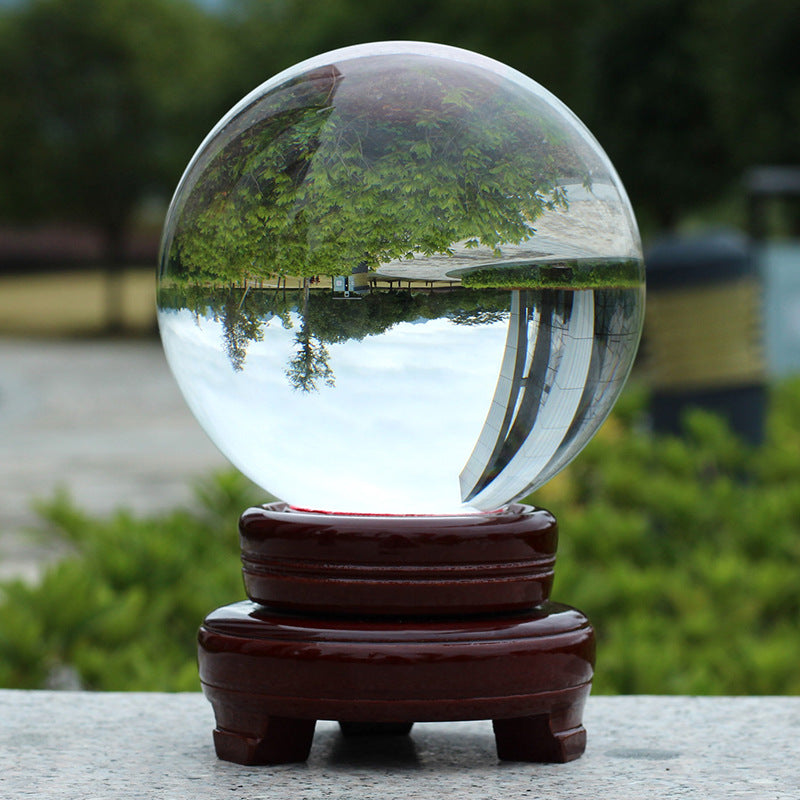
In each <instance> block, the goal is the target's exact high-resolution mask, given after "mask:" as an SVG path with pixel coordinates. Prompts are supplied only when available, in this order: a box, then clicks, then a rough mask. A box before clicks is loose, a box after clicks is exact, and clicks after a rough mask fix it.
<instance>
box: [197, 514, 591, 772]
mask: <svg viewBox="0 0 800 800" xmlns="http://www.w3.org/2000/svg"><path fill="white" fill-rule="evenodd" d="M240 529H241V531H242V560H243V563H244V572H245V585H246V587H247V589H248V594H249V595H250V596H251V600H250V601H245V602H242V603H234V604H232V605H229V606H225V607H223V608H220V609H217V610H216V611H214V612H212V613H211V614H210V615H209V616H208V617H207V618H206V620H205V621H204V623H203V626H202V627H201V629H200V633H199V665H200V679H201V683H202V686H203V691H204V692H205V694H206V696H207V697H208V699H209V700H210V701H211V704H212V706H213V708H214V713H215V717H216V724H217V727H216V730H215V731H214V742H215V745H216V750H217V754H218V756H219V757H220V758H222V759H225V760H228V761H234V762H238V763H241V764H280V763H288V762H293V761H304V760H305V759H306V758H307V757H308V753H309V749H310V747H311V742H312V739H313V734H314V727H315V724H316V720H318V719H327V720H337V721H339V723H340V726H341V729H342V733H343V734H344V735H347V736H388V735H395V736H396V735H406V734H408V732H409V731H410V730H411V727H412V725H413V723H414V722H424V721H442V720H469V719H491V720H492V721H493V724H494V733H495V740H496V744H497V753H498V757H499V758H500V759H503V760H514V761H544V762H561V761H569V760H571V759H574V758H577V757H578V756H579V755H580V754H581V753H582V752H583V750H584V747H585V743H586V734H585V731H584V729H583V725H582V713H583V706H584V703H585V700H586V697H587V696H588V694H589V690H590V687H591V680H592V675H593V666H594V632H593V630H592V628H591V626H590V625H589V622H588V621H587V619H586V618H585V617H584V616H583V614H581V613H580V612H579V611H577V610H575V609H573V608H570V607H569V606H564V605H559V604H555V603H551V602H549V601H548V600H547V597H548V594H549V590H550V585H551V583H552V567H553V562H554V556H555V542H556V526H555V520H553V518H552V517H551V516H550V515H549V514H548V513H547V512H545V511H542V510H541V509H532V508H529V507H526V506H515V507H513V508H512V509H510V510H506V511H503V512H498V513H497V514H487V515H480V516H478V515H475V516H474V517H469V518H465V517H416V518H415V517H353V516H344V515H328V514H317V513H311V512H297V511H295V510H292V509H288V508H286V507H285V506H281V505H277V504H276V505H274V506H271V507H266V508H264V509H250V510H249V511H248V512H246V513H245V514H244V515H243V517H242V522H241V526H240ZM371 598H374V600H375V602H374V603H373V602H371ZM462 606H463V607H464V610H462V611H461V613H456V611H457V610H460V609H461V608H462ZM434 612H436V613H434Z"/></svg>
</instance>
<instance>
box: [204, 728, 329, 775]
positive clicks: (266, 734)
mask: <svg viewBox="0 0 800 800" xmlns="http://www.w3.org/2000/svg"><path fill="white" fill-rule="evenodd" d="M316 724H317V721H316V720H314V719H288V718H286V717H268V718H267V719H266V721H265V723H264V726H263V730H262V732H261V734H260V735H256V736H254V735H251V734H247V733H240V732H236V731H230V730H226V729H224V728H215V729H214V747H215V748H216V751H217V757H218V758H221V759H223V760H224V761H233V762H234V763H236V764H247V765H255V764H291V763H293V762H297V761H305V760H306V759H307V758H308V754H309V751H310V750H311V741H312V739H313V738H314V727H315V726H316Z"/></svg>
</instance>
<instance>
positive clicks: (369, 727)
mask: <svg viewBox="0 0 800 800" xmlns="http://www.w3.org/2000/svg"><path fill="white" fill-rule="evenodd" d="M413 726H414V723H413V722H341V721H340V722H339V727H340V728H341V730H342V734H343V735H344V736H407V735H408V734H409V733H411V728H412V727H413Z"/></svg>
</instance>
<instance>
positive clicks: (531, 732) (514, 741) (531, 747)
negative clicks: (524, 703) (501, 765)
mask: <svg viewBox="0 0 800 800" xmlns="http://www.w3.org/2000/svg"><path fill="white" fill-rule="evenodd" d="M566 716H567V715H561V714H559V715H555V714H537V715H536V716H531V717H517V718H516V719H495V720H492V726H493V727H494V737H495V744H496V745H497V757H498V758H499V759H500V760H501V761H536V762H539V763H545V764H563V763H565V762H567V761H573V760H574V759H576V758H579V757H580V756H581V755H582V754H583V751H584V750H585V749H586V729H585V728H584V727H583V725H581V724H580V719H578V724H577V725H575V726H574V727H563V726H564V725H565V724H568V723H567V720H566V719H565V717H566Z"/></svg>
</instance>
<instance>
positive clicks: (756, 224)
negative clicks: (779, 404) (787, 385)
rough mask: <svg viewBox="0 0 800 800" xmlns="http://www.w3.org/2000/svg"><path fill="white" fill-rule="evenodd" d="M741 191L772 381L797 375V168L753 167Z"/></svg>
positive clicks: (799, 255) (799, 227) (799, 171)
mask: <svg viewBox="0 0 800 800" xmlns="http://www.w3.org/2000/svg"><path fill="white" fill-rule="evenodd" d="M745 188H746V191H747V209H748V228H749V233H750V236H751V238H752V240H753V254H754V257H755V260H756V264H757V266H758V268H759V271H760V273H761V275H762V279H763V281H764V307H765V309H766V314H765V325H764V337H765V347H766V358H767V366H768V369H769V372H770V374H771V375H775V376H783V375H788V374H790V373H797V372H800V167H756V168H754V169H752V170H750V172H748V173H747V175H746V176H745ZM776 229H777V230H776ZM776 234H777V235H776Z"/></svg>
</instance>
